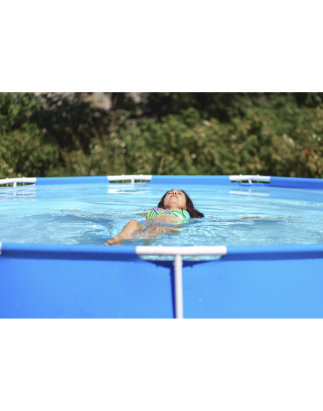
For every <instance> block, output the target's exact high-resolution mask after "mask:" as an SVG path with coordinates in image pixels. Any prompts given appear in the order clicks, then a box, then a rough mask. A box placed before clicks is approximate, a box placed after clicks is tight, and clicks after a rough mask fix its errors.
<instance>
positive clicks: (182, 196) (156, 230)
mask: <svg viewBox="0 0 323 411" xmlns="http://www.w3.org/2000/svg"><path fill="white" fill-rule="evenodd" d="M201 217H204V214H202V213H200V212H199V211H197V210H196V209H195V207H194V204H193V202H192V200H191V199H190V198H189V196H188V195H187V194H186V193H185V191H183V190H170V191H167V193H166V194H164V195H163V197H162V198H161V200H160V202H159V203H158V206H157V207H154V208H152V209H151V210H149V211H148V213H147V215H146V220H148V221H147V222H144V223H138V221H136V220H131V221H129V223H128V224H127V225H126V226H125V227H124V228H123V230H122V231H121V232H120V233H119V234H118V235H116V236H115V237H113V239H112V240H107V241H106V242H105V243H104V244H105V245H120V244H122V243H123V242H124V241H126V240H130V239H132V238H134V236H137V235H140V236H141V237H145V238H151V237H156V236H157V235H160V234H172V233H175V232H176V231H178V230H179V229H180V227H179V226H183V223H185V222H186V221H188V220H189V219H191V218H201Z"/></svg>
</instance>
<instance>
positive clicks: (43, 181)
mask: <svg viewBox="0 0 323 411" xmlns="http://www.w3.org/2000/svg"><path fill="white" fill-rule="evenodd" d="M89 183H90V184H108V183H109V181H108V178H107V176H85V177H37V178H36V185H49V184H89Z"/></svg>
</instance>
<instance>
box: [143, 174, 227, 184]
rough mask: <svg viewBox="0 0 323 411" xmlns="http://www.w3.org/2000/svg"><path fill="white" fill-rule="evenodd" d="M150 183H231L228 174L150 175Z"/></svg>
mask: <svg viewBox="0 0 323 411" xmlns="http://www.w3.org/2000/svg"><path fill="white" fill-rule="evenodd" d="M150 183H151V184H212V185H228V184H232V183H231V181H230V179H229V176H152V178H151V181H150Z"/></svg>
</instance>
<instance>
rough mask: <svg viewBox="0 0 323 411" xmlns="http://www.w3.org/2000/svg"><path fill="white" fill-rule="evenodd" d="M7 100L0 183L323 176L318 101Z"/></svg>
mask: <svg viewBox="0 0 323 411" xmlns="http://www.w3.org/2000/svg"><path fill="white" fill-rule="evenodd" d="M111 102H112V104H111V108H110V109H109V110H104V109H102V108H99V107H97V106H96V105H95V104H94V103H93V101H91V93H69V94H58V93H47V94H39V95H35V94H34V93H1V94H0V178H5V177H12V176H72V175H113V174H137V173H138V174H146V173H147V174H186V175H194V174H206V175H210V174H219V175H221V174H249V173H250V174H262V175H276V176H291V177H314V178H322V177H323V156H322V154H323V152H322V150H323V149H322V144H323V140H322V139H323V123H322V121H323V94H322V93H267V94H266V93H141V94H140V98H139V99H138V98H134V97H133V95H132V94H131V93H111Z"/></svg>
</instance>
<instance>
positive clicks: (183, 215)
mask: <svg viewBox="0 0 323 411" xmlns="http://www.w3.org/2000/svg"><path fill="white" fill-rule="evenodd" d="M166 213H169V214H172V215H174V216H175V217H178V218H180V219H181V220H189V219H190V218H191V217H190V215H189V213H188V212H187V211H186V210H182V209H176V210H172V211H170V210H165V209H164V208H160V207H153V208H152V209H150V210H149V211H148V213H147V215H146V218H147V219H149V218H153V217H156V216H158V215H161V214H166Z"/></svg>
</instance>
